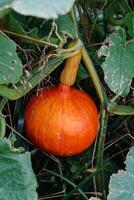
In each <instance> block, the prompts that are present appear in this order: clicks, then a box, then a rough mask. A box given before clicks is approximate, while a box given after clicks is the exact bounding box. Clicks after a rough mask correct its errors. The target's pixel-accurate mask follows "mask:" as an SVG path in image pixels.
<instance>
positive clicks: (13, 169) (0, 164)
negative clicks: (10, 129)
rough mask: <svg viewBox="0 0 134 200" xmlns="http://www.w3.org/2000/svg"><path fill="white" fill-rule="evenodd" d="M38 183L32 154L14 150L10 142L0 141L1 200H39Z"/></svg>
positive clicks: (6, 140)
mask: <svg viewBox="0 0 134 200" xmlns="http://www.w3.org/2000/svg"><path fill="white" fill-rule="evenodd" d="M36 187H37V181H36V178H35V175H34V173H33V170H32V166H31V160H30V153H29V152H26V153H21V152H20V150H19V149H14V148H13V147H12V145H11V142H10V140H8V139H6V138H4V139H2V140H0V199H1V200H8V199H12V200H23V199H24V200H31V199H32V200H37V193H36Z"/></svg>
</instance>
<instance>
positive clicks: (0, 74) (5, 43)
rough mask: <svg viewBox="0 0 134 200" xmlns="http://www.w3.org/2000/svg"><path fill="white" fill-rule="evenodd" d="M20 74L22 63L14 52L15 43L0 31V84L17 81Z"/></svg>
mask: <svg viewBox="0 0 134 200" xmlns="http://www.w3.org/2000/svg"><path fill="white" fill-rule="evenodd" d="M21 76H22V63H21V61H20V59H19V58H18V55H17V53H16V44H15V43H14V42H13V41H12V40H11V39H9V38H8V37H7V36H6V35H4V34H3V33H0V84H9V83H17V82H18V81H19V79H20V77H21Z"/></svg>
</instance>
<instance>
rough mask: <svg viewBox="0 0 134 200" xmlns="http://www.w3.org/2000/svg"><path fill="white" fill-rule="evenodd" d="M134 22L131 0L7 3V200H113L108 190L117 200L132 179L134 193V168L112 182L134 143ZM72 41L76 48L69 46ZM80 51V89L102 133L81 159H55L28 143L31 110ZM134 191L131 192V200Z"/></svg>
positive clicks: (2, 18)
mask: <svg viewBox="0 0 134 200" xmlns="http://www.w3.org/2000/svg"><path fill="white" fill-rule="evenodd" d="M74 4H75V6H73V5H74ZM133 19H134V3H133V1H131V0H122V1H116V0H108V1H105V0H90V1H89V0H76V1H74V0H64V1H63V0H58V1H55V0H49V1H46V0H39V1H35V0H33V1H30V0H18V1H16V0H1V1H0V154H1V158H0V171H1V190H0V197H1V198H3V200H4V199H5V200H6V199H11V195H12V199H19V198H20V199H21V200H23V199H25V200H26V199H37V198H38V197H37V196H39V199H40V200H43V199H47V198H49V199H55V198H56V199H62V200H67V199H74V200H75V199H77V200H78V199H81V200H83V199H89V198H91V199H94V198H95V197H97V198H99V199H104V200H106V199H107V196H108V195H109V198H114V196H113V195H114V194H115V192H114V194H113V193H111V192H112V190H113V189H117V185H118V184H119V183H120V178H121V177H122V178H124V177H125V176H127V178H125V180H124V183H126V181H128V182H127V186H128V189H127V191H129V189H131V186H132V183H131V181H132V178H131V177H129V179H128V176H129V174H131V173H132V171H131V172H129V173H128V171H129V170H130V168H129V169H128V168H127V171H126V172H124V171H119V175H118V174H117V175H113V176H112V178H111V181H110V176H111V175H112V174H113V173H116V172H118V170H123V169H125V164H124V161H125V160H126V155H127V152H128V150H129V148H130V147H131V146H132V145H133V136H134V131H133V124H134V119H133V114H134V107H133V105H134V79H133V77H134V67H133V63H134V62H133V47H134V44H133V43H134V42H133V40H134V30H133ZM70 43H71V45H72V47H71V48H68V44H70ZM79 48H81V51H82V60H81V64H80V66H79V71H78V76H77V81H76V83H75V86H76V87H79V89H80V90H84V91H85V92H87V93H89V94H90V95H91V96H92V97H93V99H94V100H95V102H96V104H97V107H98V110H99V112H100V130H99V134H98V137H97V139H96V142H95V143H94V145H93V146H92V147H91V148H89V149H87V150H86V151H85V152H83V153H81V154H79V155H77V156H75V157H55V156H53V155H50V154H47V153H46V152H42V151H41V150H39V149H37V148H36V146H34V145H33V144H31V142H30V141H29V140H28V138H27V136H26V134H25V130H24V119H23V118H24V117H23V115H24V113H23V111H24V108H25V105H26V103H27V101H28V100H29V99H30V98H31V96H32V94H33V93H37V94H38V91H39V90H41V89H42V87H43V88H44V87H51V86H53V85H55V84H57V83H58V82H59V74H60V72H61V70H62V68H63V66H64V60H65V59H66V58H68V57H70V56H72V55H74V54H75V53H76V52H77V50H79ZM50 120H51V119H50ZM19 147H23V148H24V150H23V151H21V149H20V148H19ZM131 153H132V150H131V151H130V153H129V154H128V157H127V162H128V166H130V165H131V162H132V161H131V162H129V160H131V158H132V157H133V156H131ZM30 154H31V156H30ZM3 166H4V167H3ZM128 166H127V167H128ZM32 168H33V171H34V173H33V171H32ZM35 175H36V178H35ZM36 179H37V181H38V188H37V192H36V187H37V183H36ZM5 180H6V184H5ZM109 181H110V190H109ZM15 183H16V184H15ZM7 186H8V189H10V190H11V191H12V192H9V190H8V189H7ZM127 186H126V187H127ZM123 189H124V190H125V189H126V188H123ZM5 190H6V192H5ZM3 191H4V193H3ZM109 191H110V193H109ZM117 194H119V192H118V191H117ZM132 194H133V191H132V192H131V191H130V193H129V194H128V195H130V196H129V197H130V198H131V195H132ZM2 195H4V196H2ZM9 195H10V198H9ZM32 195H33V196H32ZM111 195H112V197H111ZM124 195H127V194H124ZM122 199H123V198H122ZM126 199H127V197H126Z"/></svg>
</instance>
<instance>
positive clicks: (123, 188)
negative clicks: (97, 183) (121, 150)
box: [108, 147, 134, 200]
mask: <svg viewBox="0 0 134 200" xmlns="http://www.w3.org/2000/svg"><path fill="white" fill-rule="evenodd" d="M133 177H134V147H132V148H131V149H130V152H129V153H128V155H127V159H126V171H123V170H120V171H119V172H118V174H114V175H112V176H111V180H110V185H109V195H108V200H133V199H134V187H133V186H134V178H133Z"/></svg>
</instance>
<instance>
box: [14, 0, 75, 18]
mask: <svg viewBox="0 0 134 200" xmlns="http://www.w3.org/2000/svg"><path fill="white" fill-rule="evenodd" d="M74 1H75V0H66V1H63V0H58V1H55V0H49V1H48V0H38V1H37V0H32V1H31V0H18V1H14V2H13V4H12V5H11V7H12V9H13V10H15V11H16V12H18V13H20V14H22V15H30V16H36V17H40V18H47V19H50V18H57V17H58V15H64V14H66V13H67V12H69V11H70V9H71V7H72V6H73V3H74Z"/></svg>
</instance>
